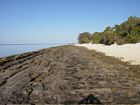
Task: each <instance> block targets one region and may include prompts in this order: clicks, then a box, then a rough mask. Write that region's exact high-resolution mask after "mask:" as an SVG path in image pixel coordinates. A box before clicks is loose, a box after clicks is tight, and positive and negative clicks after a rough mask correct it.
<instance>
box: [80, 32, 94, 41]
mask: <svg viewBox="0 0 140 105" xmlns="http://www.w3.org/2000/svg"><path fill="white" fill-rule="evenodd" d="M78 42H79V43H80V44H82V43H89V42H91V34H90V33H89V32H83V33H80V34H79V36H78Z"/></svg>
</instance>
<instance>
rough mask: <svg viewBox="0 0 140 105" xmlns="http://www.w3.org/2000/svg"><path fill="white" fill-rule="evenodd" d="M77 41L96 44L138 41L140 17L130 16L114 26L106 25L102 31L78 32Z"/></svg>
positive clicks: (139, 36)
mask: <svg viewBox="0 0 140 105" xmlns="http://www.w3.org/2000/svg"><path fill="white" fill-rule="evenodd" d="M78 42H79V43H80V44H82V43H96V44H99V43H100V44H105V45H111V44H114V43H116V44H119V45H121V44H126V43H138V42H140V18H138V17H136V16H130V17H129V18H128V20H127V21H125V22H123V23H121V24H120V25H115V26H114V27H106V28H105V30H104V31H103V32H95V33H93V34H91V33H89V32H83V33H80V34H79V36H78Z"/></svg>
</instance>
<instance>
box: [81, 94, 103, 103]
mask: <svg viewBox="0 0 140 105" xmlns="http://www.w3.org/2000/svg"><path fill="white" fill-rule="evenodd" d="M79 104H102V103H101V102H100V100H98V99H97V98H96V97H95V96H94V95H93V94H90V95H88V96H87V97H85V98H84V99H83V100H81V101H80V102H79Z"/></svg>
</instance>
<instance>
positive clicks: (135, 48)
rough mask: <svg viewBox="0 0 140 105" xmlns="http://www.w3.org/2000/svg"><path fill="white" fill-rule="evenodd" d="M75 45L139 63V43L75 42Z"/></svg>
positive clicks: (132, 62) (135, 63)
mask: <svg viewBox="0 0 140 105" xmlns="http://www.w3.org/2000/svg"><path fill="white" fill-rule="evenodd" d="M75 45H76V46H82V47H86V48H88V49H89V50H92V49H94V50H96V51H97V52H102V53H105V55H108V56H115V57H117V58H120V59H121V60H122V61H128V62H130V63H131V64H132V65H138V64H140V43H136V44H124V45H116V44H113V45H110V46H107V45H103V44H90V43H89V44H75Z"/></svg>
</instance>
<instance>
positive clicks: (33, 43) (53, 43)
mask: <svg viewBox="0 0 140 105" xmlns="http://www.w3.org/2000/svg"><path fill="white" fill-rule="evenodd" d="M56 44H68V43H25V44H22V43H21V44H16V43H15V44H9V43H8V44H0V46H5V45H56Z"/></svg>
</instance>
